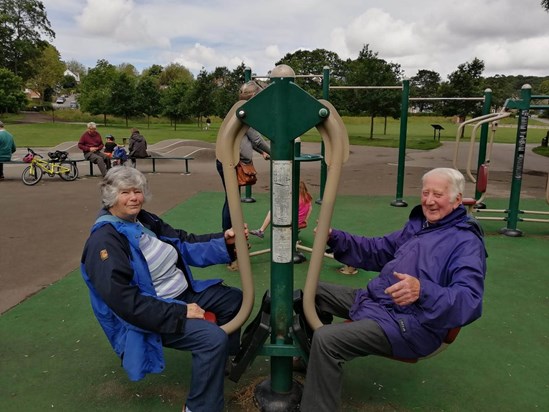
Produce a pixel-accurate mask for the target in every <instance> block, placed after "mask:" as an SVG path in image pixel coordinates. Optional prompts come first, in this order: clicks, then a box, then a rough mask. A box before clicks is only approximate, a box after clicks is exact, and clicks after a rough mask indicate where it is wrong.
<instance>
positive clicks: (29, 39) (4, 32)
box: [0, 0, 55, 80]
mask: <svg viewBox="0 0 549 412" xmlns="http://www.w3.org/2000/svg"><path fill="white" fill-rule="evenodd" d="M42 37H46V38H47V39H48V40H53V38H55V33H54V31H53V30H52V29H51V25H50V22H49V20H48V17H47V14H46V10H45V7H44V5H43V4H42V2H41V1H38V0H0V44H2V53H0V67H5V68H7V69H9V70H11V71H12V72H13V73H15V74H16V75H18V76H20V77H22V78H23V80H27V79H29V78H30V77H32V75H33V74H34V73H35V69H36V68H37V67H36V65H33V61H34V60H35V59H36V58H38V57H39V56H40V54H41V52H42V50H43V49H44V48H45V47H46V45H47V42H46V41H44V40H43V39H42Z"/></svg>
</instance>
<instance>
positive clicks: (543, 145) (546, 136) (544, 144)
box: [541, 132, 549, 147]
mask: <svg viewBox="0 0 549 412" xmlns="http://www.w3.org/2000/svg"><path fill="white" fill-rule="evenodd" d="M547 140H549V132H547V134H546V135H545V137H544V138H543V139H541V146H542V147H547Z"/></svg>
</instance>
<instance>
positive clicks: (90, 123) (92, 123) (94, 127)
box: [88, 122, 97, 129]
mask: <svg viewBox="0 0 549 412" xmlns="http://www.w3.org/2000/svg"><path fill="white" fill-rule="evenodd" d="M88 129H97V125H96V124H95V122H89V123H88Z"/></svg>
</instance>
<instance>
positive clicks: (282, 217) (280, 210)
mask: <svg viewBox="0 0 549 412" xmlns="http://www.w3.org/2000/svg"><path fill="white" fill-rule="evenodd" d="M272 171H273V175H272V179H273V180H272V184H271V189H272V194H273V211H272V212H273V213H272V215H273V216H272V218H273V224H274V225H280V226H285V225H291V224H292V186H293V185H292V176H293V171H292V161H291V160H276V161H273V165H272Z"/></svg>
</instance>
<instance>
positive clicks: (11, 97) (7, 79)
mask: <svg viewBox="0 0 549 412" xmlns="http://www.w3.org/2000/svg"><path fill="white" fill-rule="evenodd" d="M22 90H23V79H21V77H19V76H16V75H15V74H13V73H12V72H11V71H10V70H8V69H6V68H2V67H0V112H2V113H5V112H15V113H17V112H19V110H21V109H22V108H23V107H24V106H25V102H26V101H27V97H26V96H25V93H23V91H22Z"/></svg>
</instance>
